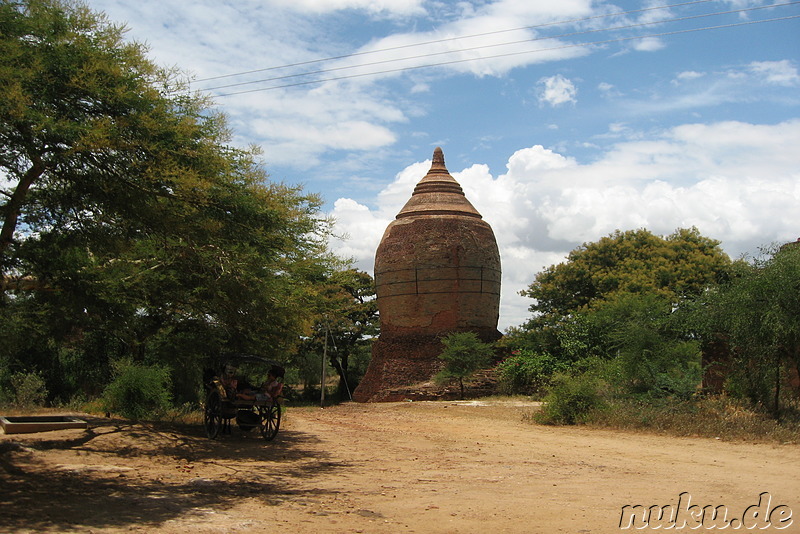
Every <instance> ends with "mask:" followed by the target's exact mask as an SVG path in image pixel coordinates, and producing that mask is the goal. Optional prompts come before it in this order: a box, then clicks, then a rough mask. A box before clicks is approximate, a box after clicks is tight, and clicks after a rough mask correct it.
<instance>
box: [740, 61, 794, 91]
mask: <svg viewBox="0 0 800 534" xmlns="http://www.w3.org/2000/svg"><path fill="white" fill-rule="evenodd" d="M750 70H751V71H752V72H753V73H754V74H755V75H756V76H759V77H763V79H764V80H765V81H766V82H767V83H770V84H774V85H782V86H787V87H792V86H797V85H800V74H798V73H797V67H795V66H794V64H793V63H792V62H791V61H789V60H787V59H784V60H782V61H754V62H752V63H750Z"/></svg>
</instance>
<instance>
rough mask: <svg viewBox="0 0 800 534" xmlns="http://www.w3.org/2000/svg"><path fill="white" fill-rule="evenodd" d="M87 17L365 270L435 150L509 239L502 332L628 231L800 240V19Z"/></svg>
mask: <svg viewBox="0 0 800 534" xmlns="http://www.w3.org/2000/svg"><path fill="white" fill-rule="evenodd" d="M88 4H89V5H90V7H92V8H93V9H95V10H98V11H105V12H106V13H107V14H108V16H109V18H110V19H111V20H112V21H114V22H118V23H122V24H125V25H127V27H128V28H129V33H128V37H129V38H131V39H135V40H137V41H140V42H145V43H147V44H148V45H149V49H150V56H151V58H152V59H153V60H154V61H155V62H156V63H159V64H162V65H165V66H176V67H178V68H180V69H182V70H183V71H185V72H187V73H188V74H189V75H190V76H191V77H192V79H193V82H192V87H193V88H194V89H197V90H201V91H205V92H208V93H209V94H211V95H213V96H214V101H215V103H216V105H217V106H218V107H219V108H220V109H221V110H222V111H224V112H225V113H226V114H227V115H228V116H229V119H230V126H231V129H232V130H233V135H234V142H235V143H236V144H239V145H249V144H255V145H259V146H261V147H262V149H263V159H264V162H265V165H266V168H267V170H268V172H269V173H270V175H271V177H272V179H274V180H276V181H282V182H286V183H292V184H302V185H303V186H304V188H305V189H306V190H307V191H309V192H315V193H319V194H321V195H322V197H323V199H324V201H325V211H326V212H327V213H329V214H330V215H332V216H333V217H334V218H335V219H336V221H337V226H336V231H337V233H339V234H340V235H342V236H346V237H347V239H341V240H339V239H336V240H334V241H333V242H332V243H331V246H332V248H333V249H334V250H336V251H337V252H338V253H339V254H341V255H343V256H347V257H352V258H353V259H354V260H355V261H356V265H357V266H358V267H359V268H361V269H363V270H366V271H368V272H370V273H372V264H373V260H374V251H375V249H376V248H377V245H378V243H379V241H380V238H381V235H382V233H383V230H384V229H385V228H386V225H388V223H389V222H390V221H391V220H392V219H393V218H394V216H395V215H396V214H397V212H398V211H399V209H400V208H401V207H402V205H403V204H404V203H405V201H406V200H407V199H408V198H409V196H410V195H411V191H412V189H413V187H414V185H415V184H416V182H417V181H418V180H419V179H420V178H422V176H424V174H425V172H426V171H427V170H428V168H429V166H430V157H431V154H432V152H433V149H434V148H435V147H436V146H441V147H442V149H443V150H444V155H445V161H446V164H447V167H448V169H449V170H450V172H451V174H453V176H454V177H455V178H456V180H458V181H459V182H460V183H461V185H462V187H463V188H464V190H465V192H466V194H467V197H468V198H469V199H470V201H471V202H472V203H473V204H474V205H475V207H476V208H477V209H478V210H479V211H480V212H481V213H482V214H483V216H484V219H486V220H487V221H488V222H489V223H490V224H491V225H492V227H493V229H494V231H495V234H496V236H497V240H498V244H499V247H500V254H501V260H502V261H503V272H504V274H503V296H502V299H501V312H500V325H499V327H500V329H501V330H503V329H505V328H506V327H508V326H514V325H519V324H521V323H522V322H523V321H524V320H525V319H526V318H527V317H528V316H529V314H528V312H527V307H528V306H529V305H530V302H529V300H528V299H526V298H524V297H521V296H519V295H518V292H519V291H520V290H522V289H524V288H525V287H527V285H529V284H530V283H531V282H532V281H533V278H534V276H535V275H536V273H538V272H539V271H541V270H542V269H543V268H545V267H547V266H549V265H552V264H555V263H558V262H560V261H562V260H563V259H564V258H565V256H566V255H567V254H568V253H569V251H570V250H572V249H574V248H575V247H577V246H579V245H581V244H582V243H586V242H591V241H595V240H597V239H599V238H600V237H602V236H605V235H608V234H610V233H611V232H613V231H614V230H617V229H620V230H629V229H636V228H647V229H649V230H651V231H653V232H654V233H657V234H661V235H667V234H670V233H672V232H673V231H675V230H676V229H677V228H682V227H690V226H696V227H697V228H698V229H699V230H700V232H701V233H703V234H704V235H706V236H708V237H712V238H714V239H717V240H719V241H720V242H721V243H722V247H723V248H724V250H725V251H726V252H727V253H728V254H730V255H731V256H732V257H739V256H741V255H743V254H748V255H751V256H752V255H757V254H758V252H759V248H760V247H762V246H769V245H770V244H773V243H779V242H784V241H789V240H792V241H793V240H795V239H797V238H798V237H800V210H799V209H798V204H800V74H799V72H798V68H800V18H787V17H798V16H800V4H798V3H796V2H794V3H793V2H787V1H772V0H770V1H762V0H716V1H694V2H692V1H690V2H678V1H672V2H671V1H669V0H661V1H659V2H652V1H642V2H633V1H620V2H606V1H589V0H559V1H557V2H556V1H551V0H465V1H458V2H449V1H430V0H258V1H256V0H236V1H232V0H231V1H229V0H214V1H208V0H207V1H192V2H186V1H184V0H180V1H179V0H158V1H154V0H138V1H137V2H129V1H127V0H89V2H88ZM663 6H671V7H667V8H664V7H663ZM774 19H783V20H774ZM319 60H325V61H319ZM287 65H294V66H288V67H285V66H287ZM251 71H257V72H251ZM243 73H246V74H243ZM209 78H214V79H209ZM334 78H336V79H334ZM233 84H239V85H233ZM222 86H228V87H222Z"/></svg>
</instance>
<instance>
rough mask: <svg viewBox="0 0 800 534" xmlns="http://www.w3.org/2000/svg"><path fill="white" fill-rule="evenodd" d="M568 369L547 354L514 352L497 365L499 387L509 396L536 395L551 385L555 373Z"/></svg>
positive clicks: (564, 364) (566, 365)
mask: <svg viewBox="0 0 800 534" xmlns="http://www.w3.org/2000/svg"><path fill="white" fill-rule="evenodd" d="M567 367H568V364H566V363H564V362H562V361H559V360H557V359H556V358H554V357H553V356H552V355H550V354H547V353H543V354H536V353H532V352H529V351H525V350H520V351H514V352H513V353H512V355H511V356H510V357H508V358H506V359H505V360H503V361H502V362H500V363H499V364H497V367H496V371H497V378H498V381H499V382H498V387H499V388H500V391H501V392H502V393H505V394H507V395H516V394H525V395H535V394H537V393H541V392H542V391H543V390H545V389H546V388H547V387H548V386H549V385H550V381H551V379H552V377H553V375H554V374H555V373H557V372H562V371H565V370H566V369H567Z"/></svg>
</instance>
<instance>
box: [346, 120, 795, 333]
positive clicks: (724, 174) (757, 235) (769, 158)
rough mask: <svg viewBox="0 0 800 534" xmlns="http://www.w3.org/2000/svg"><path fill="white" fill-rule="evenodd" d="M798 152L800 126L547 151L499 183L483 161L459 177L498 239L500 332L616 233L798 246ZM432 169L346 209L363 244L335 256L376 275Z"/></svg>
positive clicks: (717, 127) (424, 165)
mask: <svg viewBox="0 0 800 534" xmlns="http://www.w3.org/2000/svg"><path fill="white" fill-rule="evenodd" d="M637 135H639V136H640V137H641V136H642V134H637ZM799 144H800V120H791V121H787V122H784V123H780V124H775V125H758V124H748V123H742V122H721V123H714V124H685V125H682V126H678V127H675V128H671V129H669V130H667V131H664V132H662V133H661V134H658V135H651V136H650V137H649V138H643V139H641V140H635V141H621V142H619V143H617V144H616V145H614V146H613V147H612V148H611V149H610V150H608V151H607V152H606V153H605V154H604V155H603V156H602V157H601V158H599V159H598V160H597V161H595V162H593V163H587V164H581V163H578V162H576V161H575V160H573V159H570V158H567V157H565V156H563V155H561V154H558V153H556V152H554V151H552V150H548V149H546V148H544V147H542V146H538V145H537V146H532V147H529V148H523V149H521V150H517V151H516V152H514V154H512V155H510V156H509V158H508V164H507V171H506V173H505V174H502V175H499V176H497V177H494V176H492V175H491V174H490V172H489V169H488V167H487V166H486V165H481V164H476V165H473V166H471V167H469V168H467V169H464V170H462V171H460V172H453V169H450V170H451V174H453V176H454V177H455V178H456V180H458V181H459V183H460V184H461V185H462V187H463V188H464V191H465V193H466V195H467V197H468V198H469V199H470V201H471V202H472V203H473V205H475V207H476V208H477V209H478V211H480V212H481V214H482V215H483V217H484V219H485V220H487V221H488V222H489V224H491V225H492V228H493V229H494V232H495V235H496V237H497V241H498V245H499V247H500V254H501V258H502V261H503V294H502V300H501V319H500V321H501V324H500V327H501V329H505V328H506V327H508V326H512V325H519V324H521V323H522V322H523V321H524V320H525V319H527V318H528V312H527V308H528V306H529V305H530V302H529V301H528V299H526V298H524V297H521V296H519V295H518V294H517V293H518V292H519V291H520V290H522V289H524V288H525V287H527V285H529V284H530V283H531V282H532V281H533V278H534V276H535V275H536V274H537V273H538V272H540V271H541V270H542V269H543V268H545V267H547V266H549V265H552V264H554V263H558V262H560V261H563V259H564V258H565V257H566V255H567V254H568V253H569V251H571V250H572V249H574V248H575V247H577V246H578V245H580V244H581V243H584V242H590V241H596V240H597V239H599V238H601V237H603V236H605V235H608V234H610V233H611V232H613V231H614V230H617V229H620V230H628V229H636V228H647V229H649V230H650V231H652V232H654V233H657V234H661V235H666V234H670V233H672V232H673V231H674V230H676V229H677V228H682V227H683V228H685V227H690V226H696V227H697V228H698V229H699V230H700V232H701V233H702V234H703V235H706V236H708V237H711V238H713V239H717V240H719V241H721V242H722V246H723V248H724V249H725V250H726V251H727V252H728V253H729V254H730V255H731V256H733V257H738V256H740V255H741V254H744V253H748V254H755V253H757V252H758V247H759V246H762V245H769V244H771V243H773V242H783V241H794V240H795V239H796V238H797V237H798V236H800V210H798V209H797V205H798V204H799V203H800V154H798V152H797V151H796V150H795V149H794V147H796V146H798V145H799ZM445 156H447V151H446V150H445ZM429 166H430V162H429V161H425V162H420V163H415V164H413V165H410V166H409V167H407V168H406V169H404V170H403V171H402V172H400V173H398V175H397V177H396V179H395V181H394V182H393V183H392V184H390V185H389V186H387V187H386V188H385V189H384V191H382V193H381V194H380V195H379V196H378V208H377V209H376V210H370V209H368V208H367V207H365V206H362V205H358V204H357V203H355V202H353V201H351V200H347V199H340V200H339V201H337V203H336V206H335V208H334V210H333V215H334V216H335V217H336V218H337V219H338V221H339V225H337V229H338V231H339V232H342V231H345V232H347V233H349V234H351V236H357V238H356V239H351V240H350V241H346V242H338V241H335V242H334V243H333V248H334V250H337V251H344V252H345V254H344V255H347V256H352V257H355V258H356V259H357V260H358V261H359V267H360V268H362V269H364V270H366V271H368V272H372V262H373V255H374V251H375V249H376V248H377V246H378V243H379V241H380V238H381V235H382V231H383V229H385V227H386V225H388V223H389V222H390V221H391V220H392V219H393V218H394V216H395V215H396V213H397V212H398V211H399V210H400V208H401V207H402V205H403V204H404V203H405V201H407V200H408V198H409V197H410V195H411V191H412V190H413V187H414V185H415V184H416V182H417V181H419V179H421V178H422V176H424V175H425V173H426V172H427V170H428V168H429Z"/></svg>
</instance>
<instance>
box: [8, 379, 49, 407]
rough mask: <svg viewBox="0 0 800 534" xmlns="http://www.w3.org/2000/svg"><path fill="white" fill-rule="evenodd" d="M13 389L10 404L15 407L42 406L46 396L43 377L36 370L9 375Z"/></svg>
mask: <svg viewBox="0 0 800 534" xmlns="http://www.w3.org/2000/svg"><path fill="white" fill-rule="evenodd" d="M11 389H13V390H14V393H13V400H12V404H13V405H14V406H15V407H17V408H33V407H36V406H43V405H44V401H45V399H46V398H47V387H46V385H45V381H44V377H42V375H41V373H38V372H21V373H14V374H13V375H11Z"/></svg>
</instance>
